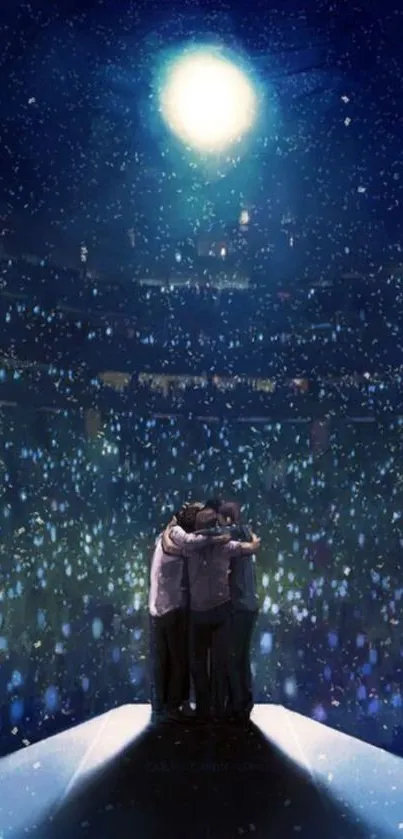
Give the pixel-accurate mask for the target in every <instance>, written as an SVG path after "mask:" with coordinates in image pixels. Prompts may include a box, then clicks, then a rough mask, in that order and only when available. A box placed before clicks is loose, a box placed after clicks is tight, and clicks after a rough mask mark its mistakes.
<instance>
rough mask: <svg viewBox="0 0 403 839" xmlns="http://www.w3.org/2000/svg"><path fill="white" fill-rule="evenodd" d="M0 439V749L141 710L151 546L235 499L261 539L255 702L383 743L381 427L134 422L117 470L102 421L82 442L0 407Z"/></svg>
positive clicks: (389, 641)
mask: <svg viewBox="0 0 403 839" xmlns="http://www.w3.org/2000/svg"><path fill="white" fill-rule="evenodd" d="M1 425H2V428H1V433H2V440H3V446H2V463H1V469H2V482H1V486H2V497H1V501H0V506H1V535H2V539H1V563H0V567H1V572H0V573H1V576H0V707H1V711H0V720H1V731H2V743H3V746H2V748H4V749H6V748H7V749H9V750H10V749H11V748H13V747H16V745H21V743H22V742H23V741H24V740H27V741H30V738H31V740H32V738H34V737H36V736H38V732H40V731H41V730H46V731H48V730H50V729H52V730H53V729H54V727H55V726H56V727H57V726H58V727H61V726H62V725H70V724H71V723H72V721H75V720H77V719H84V718H86V717H87V716H89V715H93V714H96V713H100V712H102V711H103V710H106V709H107V708H110V707H113V706H115V705H120V704H122V703H123V702H137V701H140V702H147V701H149V700H150V695H151V693H150V685H151V680H152V679H151V677H152V673H151V669H150V655H149V641H150V638H149V615H148V592H149V571H150V560H151V557H152V553H153V549H154V545H155V539H156V538H157V537H158V534H159V533H161V532H162V531H163V529H164V528H165V526H166V525H167V523H168V522H169V521H170V520H171V517H172V514H173V512H174V511H175V510H178V508H179V507H180V505H181V503H182V502H183V501H184V500H185V499H194V498H200V499H208V498H211V497H213V496H221V497H223V498H226V497H227V498H234V499H236V501H237V502H238V504H239V505H240V506H241V508H242V511H243V518H244V520H245V521H246V522H251V523H253V527H254V528H255V529H256V532H257V533H258V534H259V536H260V537H261V539H262V548H261V550H260V552H259V554H258V556H257V562H256V574H257V593H258V600H259V615H258V617H257V620H256V625H255V631H254V637H253V643H252V651H251V668H252V674H253V682H254V696H255V701H257V702H280V703H282V704H286V705H287V706H289V707H291V708H293V709H295V710H299V711H302V712H303V713H305V714H307V715H309V716H312V717H314V718H315V719H319V720H321V721H323V722H326V723H328V724H330V725H335V726H339V727H340V728H341V729H342V730H345V731H348V732H349V733H352V734H357V735H358V734H361V735H362V736H364V737H365V738H366V739H370V740H372V741H376V742H380V743H384V744H386V745H388V746H389V747H392V746H393V743H396V742H398V740H399V737H400V734H399V730H400V729H399V726H401V724H402V659H403V641H402V634H401V608H402V607H401V603H402V595H403V587H402V586H401V579H400V573H399V563H400V555H401V549H402V538H403V537H402V533H401V503H402V488H403V487H402V477H401V472H400V465H399V464H400V461H401V446H402V441H401V424H400V423H399V422H398V421H396V422H394V423H390V424H383V425H382V424H380V423H374V424H372V425H371V424H365V423H364V424H346V423H343V424H340V425H339V426H334V427H333V428H332V427H331V426H330V427H329V428H327V429H325V430H324V429H323V428H317V429H316V431H315V430H314V429H312V428H310V427H308V426H306V425H302V426H301V425H298V424H297V425H295V424H292V423H290V424H286V423H284V424H271V425H270V424H267V425H265V426H263V425H262V426H259V425H250V424H249V425H247V424H242V423H226V424H224V425H220V426H218V425H217V424H214V423H211V424H207V423H205V424H203V423H187V422H186V421H185V420H180V419H171V420H169V421H166V422H164V421H162V420H161V421H159V420H156V419H150V418H138V419H136V420H135V421H134V427H133V435H132V439H133V445H132V448H131V450H129V449H127V448H125V450H124V452H123V455H122V446H121V445H120V442H121V441H120V436H121V428H120V425H119V417H118V416H116V417H109V418H108V420H107V422H106V423H105V425H104V427H103V429H102V431H101V433H98V434H97V435H95V436H94V437H90V436H88V433H87V432H86V430H85V428H84V424H83V423H82V421H80V420H79V419H78V418H77V419H76V420H74V419H73V418H72V417H71V416H69V415H54V416H52V415H50V416H49V418H48V421H47V423H46V424H45V423H43V424H42V425H40V426H38V425H35V424H34V423H33V422H32V417H30V416H29V415H24V416H22V415H21V413H18V412H17V411H13V410H12V409H7V408H4V409H3V413H2V416H1ZM314 432H315V433H314ZM52 727H53V728H52ZM5 744H6V745H5ZM393 748H395V746H393Z"/></svg>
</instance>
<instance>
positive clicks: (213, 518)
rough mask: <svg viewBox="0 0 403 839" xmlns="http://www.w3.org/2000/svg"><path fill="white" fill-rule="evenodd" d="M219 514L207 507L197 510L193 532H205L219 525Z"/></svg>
mask: <svg viewBox="0 0 403 839" xmlns="http://www.w3.org/2000/svg"><path fill="white" fill-rule="evenodd" d="M219 518H220V517H219V514H218V513H216V512H215V511H214V510H212V509H211V508H209V507H204V509H202V510H199V511H198V512H197V514H196V521H195V530H207V529H209V528H212V527H216V526H217V525H218V524H221V522H220V520H219Z"/></svg>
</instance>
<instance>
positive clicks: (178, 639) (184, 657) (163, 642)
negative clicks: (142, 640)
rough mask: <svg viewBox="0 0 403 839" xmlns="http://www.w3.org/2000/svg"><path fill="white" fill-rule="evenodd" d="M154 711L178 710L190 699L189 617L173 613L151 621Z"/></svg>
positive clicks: (183, 610)
mask: <svg viewBox="0 0 403 839" xmlns="http://www.w3.org/2000/svg"><path fill="white" fill-rule="evenodd" d="M151 643H152V653H151V659H152V690H151V704H152V707H153V710H154V711H156V712H157V713H160V712H162V711H164V710H168V711H173V710H177V709H178V708H179V706H180V705H181V704H182V702H184V701H185V700H187V699H188V698H189V655H188V650H189V641H188V613H187V611H186V610H185V609H175V610H173V611H172V612H168V613H167V614H166V615H163V616H162V617H159V618H156V617H152V618H151Z"/></svg>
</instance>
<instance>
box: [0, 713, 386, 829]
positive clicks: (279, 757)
mask: <svg viewBox="0 0 403 839" xmlns="http://www.w3.org/2000/svg"><path fill="white" fill-rule="evenodd" d="M149 721H150V708H149V706H145V705H126V706H123V707H121V708H117V709H116V710H113V711H110V712H108V713H107V714H104V715H102V716H101V717H97V718H96V719H94V720H91V721H89V722H86V723H83V724H82V725H79V726H77V727H76V728H73V729H70V730H69V731H66V732H63V733H62V734H58V735H56V736H54V737H51V738H49V739H48V740H45V741H42V742H41V743H38V744H35V745H32V746H29V747H28V748H25V749H22V750H21V751H19V752H16V753H14V754H12V755H10V756H9V757H5V758H3V759H2V760H1V761H0V838H1V839H17V837H18V839H19V837H22V836H26V835H27V834H28V835H34V836H38V837H40V839H56V837H57V839H76V837H80V839H81V837H82V839H125V837H139V839H142V837H145V838H146V839H148V838H149V839H159V837H161V839H162V837H164V839H171V837H172V839H185V837H186V839H237V837H247V836H249V837H253V839H288V837H290V838H291V837H309V839H363V837H368V839H369V837H371V839H386V837H403V761H402V760H401V759H400V758H397V757H394V756H392V755H389V754H388V753H386V752H383V751H381V750H379V749H375V748H374V747H373V746H369V745H367V744H365V743H362V742H361V741H358V740H355V739H353V738H351V737H349V736H347V735H344V734H340V733H339V732H336V731H333V730H332V729H329V728H326V727H325V726H323V725H321V724H320V723H317V722H314V721H312V720H309V719H306V718H305V717H302V716H300V715H299V714H296V713H293V712H291V711H287V710H286V709H284V708H282V707H281V706H275V705H261V706H257V707H256V708H255V710H254V713H253V723H252V725H251V726H250V728H249V729H248V730H246V731H239V730H236V729H234V728H231V727H229V726H220V727H215V728H214V727H212V726H204V727H199V726H195V725H194V724H189V725H188V726H183V725H181V726H179V725H177V726H161V727H159V728H156V727H154V728H152V727H150V725H149Z"/></svg>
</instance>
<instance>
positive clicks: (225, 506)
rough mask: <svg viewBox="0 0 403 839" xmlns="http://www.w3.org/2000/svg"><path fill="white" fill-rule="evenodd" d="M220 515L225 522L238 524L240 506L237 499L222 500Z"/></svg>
mask: <svg viewBox="0 0 403 839" xmlns="http://www.w3.org/2000/svg"><path fill="white" fill-rule="evenodd" d="M220 515H221V516H223V518H224V519H225V521H226V523H227V524H239V522H240V519H241V508H240V506H239V504H238V502H237V501H222V503H221V505H220Z"/></svg>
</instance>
